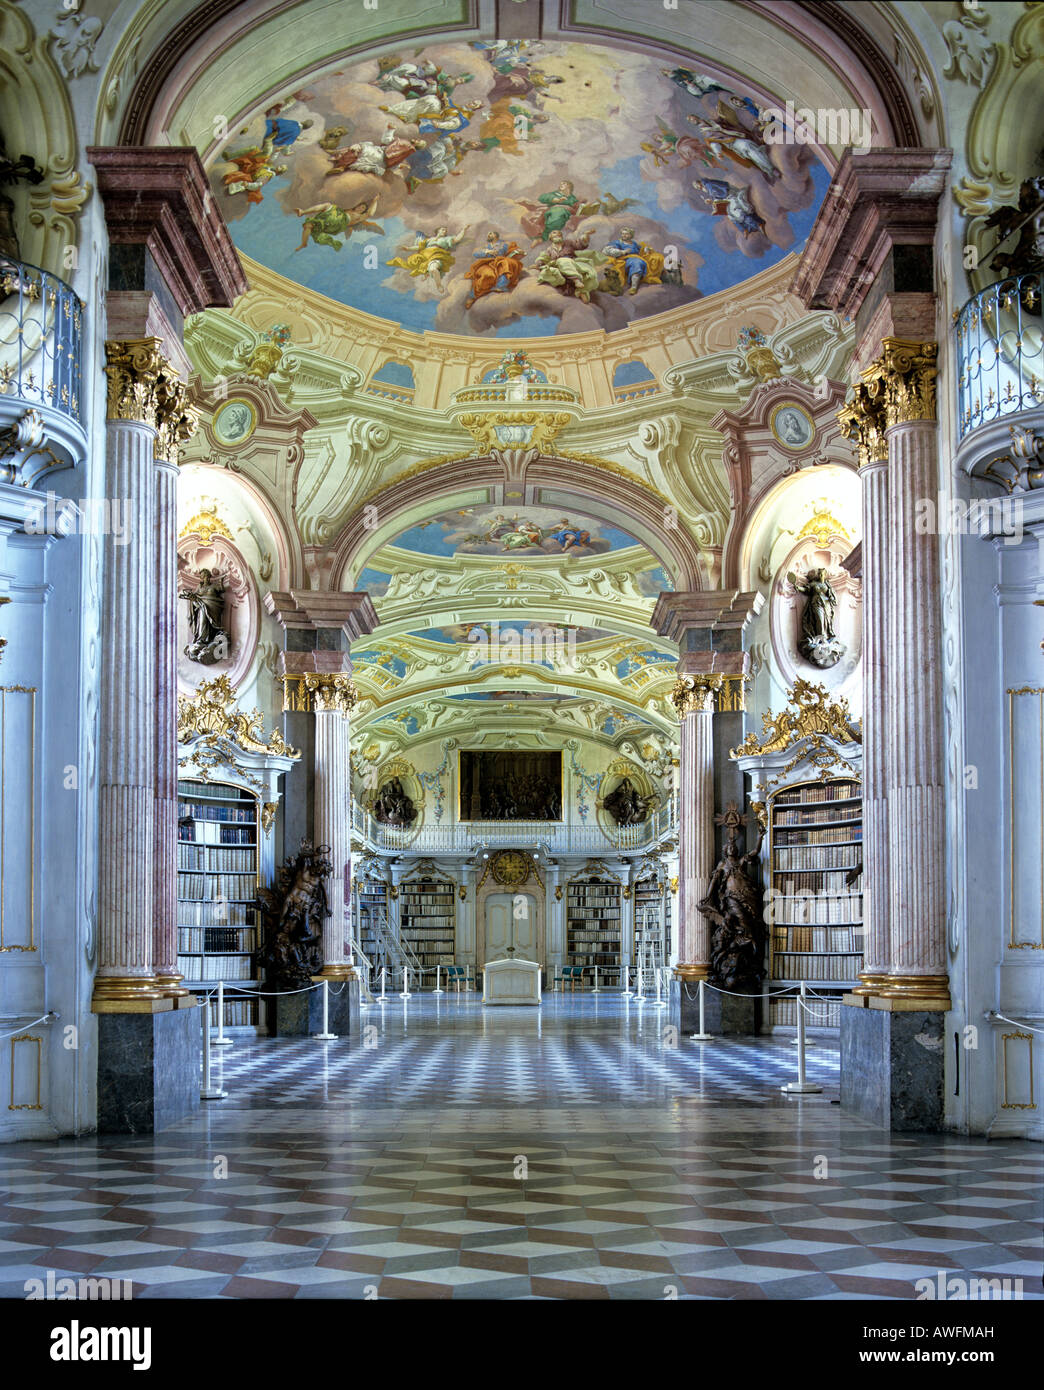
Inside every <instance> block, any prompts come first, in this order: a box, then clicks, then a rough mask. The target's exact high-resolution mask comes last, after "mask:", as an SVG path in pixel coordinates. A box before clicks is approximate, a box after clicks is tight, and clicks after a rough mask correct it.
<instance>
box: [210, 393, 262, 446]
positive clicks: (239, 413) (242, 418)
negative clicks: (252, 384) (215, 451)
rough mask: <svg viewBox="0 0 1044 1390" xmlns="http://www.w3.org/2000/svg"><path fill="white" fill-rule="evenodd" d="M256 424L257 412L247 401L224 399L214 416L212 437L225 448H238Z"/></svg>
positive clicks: (245, 440) (251, 432) (252, 431)
mask: <svg viewBox="0 0 1044 1390" xmlns="http://www.w3.org/2000/svg"><path fill="white" fill-rule="evenodd" d="M256 425H257V413H256V411H255V410H254V407H253V406H252V405H251V404H250V402H249V401H226V402H225V404H224V405H223V406H222V407H221V409H220V410H219V411H218V413H217V414H216V415H215V416H214V425H213V429H214V438H215V439H216V440H217V442H218V443H219V444H222V445H224V447H225V448H226V449H238V448H239V446H240V445H241V444H245V443H246V442H247V440H248V439H249V438H250V436H251V435H252V434H253V433H254V429H255V427H256Z"/></svg>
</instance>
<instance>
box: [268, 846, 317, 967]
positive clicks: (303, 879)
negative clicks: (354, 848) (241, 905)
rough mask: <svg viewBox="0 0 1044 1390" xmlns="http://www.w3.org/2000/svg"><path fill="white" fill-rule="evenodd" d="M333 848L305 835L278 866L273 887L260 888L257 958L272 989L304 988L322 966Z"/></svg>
mask: <svg viewBox="0 0 1044 1390" xmlns="http://www.w3.org/2000/svg"><path fill="white" fill-rule="evenodd" d="M329 854H330V850H329V847H328V846H327V845H319V846H314V845H313V844H312V843H311V842H310V841H309V840H302V841H301V848H300V849H299V850H298V852H297V854H296V855H295V856H294V857H293V858H292V859H288V860H287V862H286V863H285V864H284V865H283V867H282V869H281V870H280V872H279V882H278V884H277V885H276V887H275V889H273V890H269V889H267V888H262V889H261V890H260V891H259V893H258V904H259V906H260V908H261V912H262V916H263V920H264V928H265V929H264V942H263V945H262V947H261V950H260V951H259V952H258V960H259V963H260V964H261V965H263V966H264V968H265V972H266V981H267V983H268V984H269V985H270V986H271V987H272V988H273V989H277V990H281V989H305V988H307V987H308V985H309V984H310V983H311V978H312V976H313V975H317V974H318V973H319V971H320V970H321V969H322V965H323V923H324V922H325V921H326V919H327V918H328V917H329V916H330V909H329V906H328V905H327V896H326V880H327V879H328V878H329V877H330V875H331V874H332V872H333V866H332V864H331V863H330V859H329Z"/></svg>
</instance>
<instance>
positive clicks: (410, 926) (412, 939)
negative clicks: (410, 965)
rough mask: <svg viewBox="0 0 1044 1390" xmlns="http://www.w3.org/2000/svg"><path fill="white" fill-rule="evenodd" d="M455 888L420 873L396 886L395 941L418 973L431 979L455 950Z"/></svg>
mask: <svg viewBox="0 0 1044 1390" xmlns="http://www.w3.org/2000/svg"><path fill="white" fill-rule="evenodd" d="M456 922H457V887H456V884H455V883H454V882H453V880H452V879H450V878H445V877H443V876H442V875H440V874H437V873H435V872H433V871H431V870H422V871H420V873H418V874H417V875H416V876H415V877H411V878H408V879H404V880H403V881H402V883H401V884H400V885H399V939H400V941H401V942H402V943H403V947H404V949H405V950H407V951H412V953H413V955H414V956H415V957H416V959H417V963H418V965H419V966H420V968H421V970H423V971H425V972H428V971H430V972H431V973H432V975H434V973H435V967H436V966H437V965H441V964H443V962H444V961H445V959H446V957H447V956H449V957H450V958H451V959H452V958H453V955H454V952H455V950H456Z"/></svg>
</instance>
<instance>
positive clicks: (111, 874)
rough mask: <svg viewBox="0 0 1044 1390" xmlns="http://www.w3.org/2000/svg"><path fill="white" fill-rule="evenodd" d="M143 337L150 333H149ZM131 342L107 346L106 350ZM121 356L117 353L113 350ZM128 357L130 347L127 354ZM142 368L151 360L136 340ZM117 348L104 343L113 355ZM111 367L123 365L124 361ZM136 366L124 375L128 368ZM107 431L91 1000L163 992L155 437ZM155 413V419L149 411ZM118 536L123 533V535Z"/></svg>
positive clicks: (131, 398)
mask: <svg viewBox="0 0 1044 1390" xmlns="http://www.w3.org/2000/svg"><path fill="white" fill-rule="evenodd" d="M146 342H148V340H146ZM130 346H134V345H128V344H123V343H116V344H107V350H110V349H125V348H127V347H130ZM116 355H117V356H118V355H119V354H118V353H117V354H116ZM125 356H126V355H125ZM138 356H139V359H140V360H139V363H138V365H139V366H141V365H142V364H143V363H144V362H146V361H147V360H148V358H149V349H148V348H147V347H142V348H141V350H140V352H139V354H138ZM112 357H113V353H112V352H111V351H110V360H111V359H112ZM113 370H118V371H122V370H123V369H122V367H117V368H114V369H113ZM135 371H136V368H135V367H130V368H129V369H128V372H127V374H129V375H132V376H133V375H134V374H135ZM145 394H147V385H142V384H141V383H140V382H139V383H138V384H137V386H135V385H134V384H133V383H132V384H131V385H130V386H129V387H128V388H127V390H126V391H124V392H122V393H120V403H119V404H118V405H117V407H116V409H118V410H120V411H121V413H126V414H130V413H132V412H133V413H136V414H139V415H147V414H148V406H147V404H146V406H145V407H144V408H136V407H135V397H137V401H138V405H139V407H140V398H141V396H142V395H145ZM112 398H113V387H112V379H111V373H110V419H109V422H108V426H107V432H106V471H105V490H106V495H107V496H108V497H109V498H110V499H112V500H113V501H114V502H116V501H118V502H119V503H120V505H121V506H124V507H127V508H128V509H129V510H128V514H127V523H128V524H127V531H126V544H120V545H117V544H116V538H115V537H114V536H113V535H111V534H110V535H109V536H107V537H106V540H105V563H104V576H105V578H104V589H103V598H102V632H101V644H102V653H103V660H102V682H101V686H102V689H101V707H100V710H99V726H100V728H101V729H102V730H103V731H104V736H103V737H102V739H101V740H100V742H99V760H100V769H99V774H100V775H99V780H100V784H101V786H100V792H99V807H98V867H99V872H98V878H99V885H98V974H97V977H96V979H95V985H94V1007H95V1009H96V1011H97V1010H98V1007H99V1005H101V1006H102V1008H103V1009H104V1006H105V1005H106V1004H110V1005H111V1004H116V1003H120V1002H123V1003H126V1002H130V1001H140V1002H141V1003H142V1005H143V1006H144V1007H150V1001H156V1000H159V999H161V998H162V996H163V990H162V989H160V988H159V987H158V986H157V985H156V983H155V981H154V979H153V971H152V927H151V923H152V895H153V848H154V842H153V825H154V815H155V810H154V802H155V792H154V785H153V776H154V763H155V748H154V742H153V724H152V710H153V702H154V698H155V679H156V677H155V663H156V648H155V643H154V641H153V631H154V628H155V588H154V582H153V578H154V574H155V561H154V555H153V536H154V514H155V513H154V505H155V491H154V464H153V441H154V439H155V435H156V431H155V428H154V426H153V425H152V424H149V423H148V422H147V420H145V419H120V418H111V417H112V415H113V414H114V413H115V411H114V409H113V408H112V406H111V403H112ZM153 418H154V417H153ZM121 539H123V538H122V537H121Z"/></svg>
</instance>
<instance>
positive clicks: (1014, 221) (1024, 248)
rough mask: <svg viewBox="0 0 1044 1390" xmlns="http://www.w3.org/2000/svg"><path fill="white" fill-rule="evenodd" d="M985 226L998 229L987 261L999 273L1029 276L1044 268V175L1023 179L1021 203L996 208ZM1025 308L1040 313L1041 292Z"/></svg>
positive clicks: (1020, 193)
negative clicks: (1012, 240) (1006, 245)
mask: <svg viewBox="0 0 1044 1390" xmlns="http://www.w3.org/2000/svg"><path fill="white" fill-rule="evenodd" d="M986 226H987V227H996V228H997V233H998V236H997V245H996V246H995V247H994V249H993V252H992V254H991V255H990V256H989V257H988V258H987V262H986V263H987V264H991V265H992V266H993V269H994V270H995V271H996V272H997V274H998V275H1030V274H1033V273H1034V272H1035V271H1038V270H1044V177H1039V176H1038V177H1037V178H1033V179H1023V181H1022V183H1021V184H1020V186H1019V201H1018V206H1016V207H1011V206H1010V204H1007V203H1006V204H1004V205H1003V206H1002V207H999V208H997V209H996V210H995V211H994V212H991V213H990V215H989V217H987V219H986ZM1016 232H1018V233H1019V239H1018V241H1017V242H1016V243H1015V245H1014V246H1013V247H1011V248H1009V249H1008V250H1007V251H1000V247H1001V246H1002V245H1003V243H1004V242H1006V241H1007V240H1008V238H1009V237H1011V236H1014V234H1015V233H1016ZM998 251H1000V254H999V255H998ZM1023 307H1025V308H1026V309H1028V310H1029V311H1030V312H1032V313H1037V314H1039V313H1040V296H1039V294H1038V295H1037V302H1036V304H1035V305H1033V304H1027V305H1024V306H1023Z"/></svg>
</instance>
